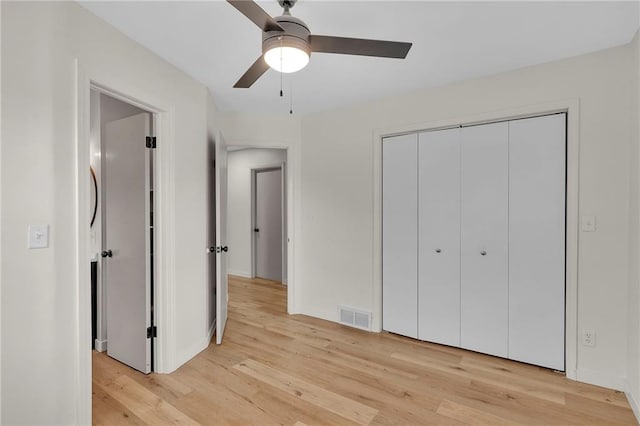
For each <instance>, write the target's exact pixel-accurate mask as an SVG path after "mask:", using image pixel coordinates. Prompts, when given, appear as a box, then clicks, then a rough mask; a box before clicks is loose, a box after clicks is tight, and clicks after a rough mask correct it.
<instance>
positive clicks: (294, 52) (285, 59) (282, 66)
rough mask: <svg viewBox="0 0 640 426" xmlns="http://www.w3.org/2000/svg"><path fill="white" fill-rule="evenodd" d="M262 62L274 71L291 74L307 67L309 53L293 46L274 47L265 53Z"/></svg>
mask: <svg viewBox="0 0 640 426" xmlns="http://www.w3.org/2000/svg"><path fill="white" fill-rule="evenodd" d="M264 60H265V61H266V63H267V65H269V66H270V67H271V68H273V69H274V70H276V71H279V72H283V73H292V72H296V71H300V70H301V69H302V68H304V67H306V66H307V64H308V63H309V53H307V52H305V51H304V50H302V49H300V48H298V47H295V46H276V47H272V48H271V49H269V50H267V51H266V52H265V54H264Z"/></svg>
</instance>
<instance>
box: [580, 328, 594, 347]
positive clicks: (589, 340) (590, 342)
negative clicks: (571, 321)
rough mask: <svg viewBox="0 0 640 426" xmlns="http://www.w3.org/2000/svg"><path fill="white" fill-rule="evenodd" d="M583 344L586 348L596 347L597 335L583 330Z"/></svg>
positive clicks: (591, 331)
mask: <svg viewBox="0 0 640 426" xmlns="http://www.w3.org/2000/svg"><path fill="white" fill-rule="evenodd" d="M582 344H583V345H584V346H595V345H596V333H595V332H594V331H593V330H582Z"/></svg>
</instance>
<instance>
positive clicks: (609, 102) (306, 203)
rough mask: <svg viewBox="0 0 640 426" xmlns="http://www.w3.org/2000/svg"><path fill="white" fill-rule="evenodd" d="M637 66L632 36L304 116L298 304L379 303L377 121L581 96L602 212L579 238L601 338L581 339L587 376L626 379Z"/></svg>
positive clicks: (589, 198) (585, 159)
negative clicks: (592, 49) (589, 342)
mask: <svg viewBox="0 0 640 426" xmlns="http://www.w3.org/2000/svg"><path fill="white" fill-rule="evenodd" d="M633 69H634V68H633V52H632V48H631V46H629V45H627V46H623V47H618V48H614V49H609V50H605V51H601V52H597V53H594V54H589V55H585V56H580V57H576V58H572V59H567V60H562V61H558V62H553V63H548V64H543V65H539V66H534V67H529V68H525V69H521V70H517V71H513V72H508V73H504V74H499V75H495V76H490V77H486V78H480V79H475V80H470V81H465V82H461V83H457V84H452V85H449V86H446V87H441V88H436V89H432V90H426V91H422V92H417V93H412V94H407V95H404V96H398V97H395V98H390V99H385V100H380V101H377V102H371V103H367V104H364V105H359V106H354V107H351V108H344V109H340V110H333V111H327V112H322V113H317V114H311V115H309V116H306V117H304V118H303V119H302V143H301V170H302V173H301V181H300V186H301V194H302V200H301V207H302V210H301V212H300V213H299V217H300V222H301V224H300V227H301V228H302V230H303V235H302V237H303V238H302V240H299V241H298V242H299V243H300V245H299V246H298V253H297V259H298V262H299V264H298V265H296V269H297V271H298V272H299V279H298V282H299V284H300V285H301V288H300V289H299V292H300V301H299V302H300V305H299V309H300V311H301V312H302V313H306V314H310V315H314V316H318V317H322V318H326V319H329V320H333V321H336V320H337V319H338V318H337V306H338V305H340V304H344V305H349V306H354V307H357V308H362V309H365V310H373V309H374V305H373V304H374V295H373V291H374V286H373V260H372V259H373V255H374V254H373V198H372V188H373V181H372V176H373V134H374V132H375V131H377V130H380V131H381V130H383V129H389V128H393V127H399V126H408V125H411V124H412V123H428V122H434V121H439V120H446V119H457V118H460V119H464V118H465V117H469V116H474V115H475V116H477V115H480V114H486V113H489V112H491V111H500V110H507V109H511V108H517V107H523V106H530V105H534V104H541V103H548V102H554V101H562V100H568V99H579V102H580V129H579V130H580V133H579V143H580V157H579V162H580V165H579V167H580V178H579V184H580V193H579V205H580V214H589V215H596V216H597V223H598V230H597V232H593V233H581V234H580V239H579V283H578V293H579V300H578V329H579V330H582V329H583V328H589V329H592V330H594V331H595V332H596V333H597V345H596V347H593V348H591V347H584V346H579V347H578V359H577V362H578V377H579V378H580V379H581V380H584V381H589V382H593V383H599V384H603V385H607V386H614V387H618V388H621V387H622V386H623V385H624V379H625V375H626V368H625V365H626V350H627V344H626V340H627V321H628V318H627V296H628V294H627V293H628V292H627V288H628V265H629V258H628V232H629V220H628V216H629V201H628V198H629V160H628V158H629V154H630V152H629V146H630V142H631V140H632V138H633V137H634V134H633V132H632V128H633V126H634V123H635V122H636V120H637V115H634V114H632V103H633V99H632V98H633V96H632V86H633V79H634V78H635V76H634V75H633V73H632V70H633ZM496 114H499V113H496ZM415 126H416V128H420V127H419V126H420V124H416V125H415ZM376 314H379V313H376Z"/></svg>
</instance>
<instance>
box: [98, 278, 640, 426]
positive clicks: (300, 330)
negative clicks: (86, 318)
mask: <svg viewBox="0 0 640 426" xmlns="http://www.w3.org/2000/svg"><path fill="white" fill-rule="evenodd" d="M286 296H287V291H286V287H284V286H282V285H281V284H280V283H275V282H273V281H268V280H261V279H248V278H239V277H233V276H230V277H229V298H230V299H229V311H228V315H229V317H228V321H227V326H226V331H225V336H224V341H223V344H222V345H215V344H212V345H210V346H209V347H208V348H206V349H205V350H204V351H202V352H201V353H200V354H198V355H197V356H196V357H195V358H193V359H192V360H190V361H189V362H188V363H186V364H185V365H184V366H182V367H180V368H179V369H178V370H177V371H175V372H173V373H172V374H169V375H161V374H150V375H144V374H142V373H140V372H137V371H135V370H132V369H130V368H129V367H127V366H125V365H123V364H121V363H119V362H117V361H115V360H113V359H111V358H109V357H108V356H107V355H106V354H104V353H102V354H98V353H94V355H93V386H94V398H93V421H94V424H105V425H107V424H109V425H110V424H115V425H119V424H123V425H130V424H132V425H139V424H143V425H153V426H156V425H164V424H178V423H180V424H182V423H184V424H197V423H199V424H204V425H221V424H230V425H248V424H255V425H274V424H282V425H295V424H298V425H300V426H303V425H309V426H314V425H349V424H373V425H419V424H420V425H421V424H438V425H461V424H528V425H609V424H636V422H635V418H634V417H633V413H632V411H631V409H630V407H629V404H628V403H627V401H626V398H625V396H624V394H623V393H621V392H618V391H614V390H611V389H605V388H600V387H597V386H591V385H587V384H584V383H578V382H574V381H571V380H568V379H567V378H566V377H564V375H563V374H559V373H557V372H552V371H550V370H547V369H544V368H541V367H535V366H532V365H527V364H523V363H519V362H514V361H510V360H505V359H501V358H495V357H492V356H488V355H484V354H479V353H475V352H469V351H465V350H462V349H459V348H453V347H449V346H442V345H437V344H433V343H427V342H421V341H418V340H415V339H409V338H405V337H402V336H398V335H395V334H392V333H386V332H383V333H369V332H366V331H363V330H358V329H354V328H350V327H346V326H344V325H341V324H337V323H333V322H328V321H324V320H321V319H318V318H312V317H308V316H305V315H287V313H286V309H287V301H286Z"/></svg>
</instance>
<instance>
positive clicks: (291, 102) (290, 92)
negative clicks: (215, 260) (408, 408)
mask: <svg viewBox="0 0 640 426" xmlns="http://www.w3.org/2000/svg"><path fill="white" fill-rule="evenodd" d="M289 83H290V84H289V114H290V115H293V77H289Z"/></svg>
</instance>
